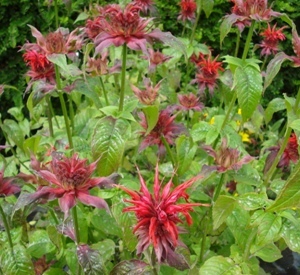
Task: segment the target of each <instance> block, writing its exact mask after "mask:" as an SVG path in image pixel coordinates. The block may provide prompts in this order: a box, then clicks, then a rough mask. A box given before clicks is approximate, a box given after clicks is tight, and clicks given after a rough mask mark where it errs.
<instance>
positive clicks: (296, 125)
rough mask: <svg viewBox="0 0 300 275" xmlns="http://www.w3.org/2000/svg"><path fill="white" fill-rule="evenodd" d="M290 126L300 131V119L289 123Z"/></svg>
mask: <svg viewBox="0 0 300 275" xmlns="http://www.w3.org/2000/svg"><path fill="white" fill-rule="evenodd" d="M289 127H291V128H292V129H293V130H297V131H300V119H295V120H294V121H292V122H291V123H290V124H289Z"/></svg>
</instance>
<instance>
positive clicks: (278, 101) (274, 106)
mask: <svg viewBox="0 0 300 275" xmlns="http://www.w3.org/2000/svg"><path fill="white" fill-rule="evenodd" d="M285 108H286V106H285V102H284V99H283V98H274V99H273V100H271V101H270V102H269V104H268V107H267V109H266V110H265V122H266V124H268V123H269V122H270V121H271V119H272V117H273V114H274V113H275V112H278V111H282V110H284V109H285Z"/></svg>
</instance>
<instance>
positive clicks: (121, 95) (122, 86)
mask: <svg viewBox="0 0 300 275" xmlns="http://www.w3.org/2000/svg"><path fill="white" fill-rule="evenodd" d="M126 59H127V46H126V44H124V45H123V50H122V72H121V90H120V102H119V111H120V112H122V111H123V106H124V96H125V78H126Z"/></svg>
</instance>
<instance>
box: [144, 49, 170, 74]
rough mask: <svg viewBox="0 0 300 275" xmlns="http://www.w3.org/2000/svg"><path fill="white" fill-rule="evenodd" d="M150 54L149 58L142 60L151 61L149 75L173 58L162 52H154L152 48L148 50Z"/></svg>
mask: <svg viewBox="0 0 300 275" xmlns="http://www.w3.org/2000/svg"><path fill="white" fill-rule="evenodd" d="M148 52H149V56H143V57H142V58H145V59H149V63H150V65H149V73H153V72H154V71H155V69H156V67H157V66H158V65H159V64H162V63H165V62H166V61H168V60H169V59H171V58H172V56H168V55H164V54H163V53H161V52H160V51H154V50H153V49H151V48H150V49H148Z"/></svg>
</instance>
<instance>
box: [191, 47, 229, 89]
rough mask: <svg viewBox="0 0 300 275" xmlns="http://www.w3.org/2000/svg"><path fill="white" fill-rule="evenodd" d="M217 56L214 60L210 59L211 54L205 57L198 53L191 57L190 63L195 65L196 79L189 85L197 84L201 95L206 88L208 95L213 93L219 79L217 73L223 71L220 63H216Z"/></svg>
mask: <svg viewBox="0 0 300 275" xmlns="http://www.w3.org/2000/svg"><path fill="white" fill-rule="evenodd" d="M217 59H218V56H217V57H215V59H213V58H212V56H211V53H209V54H208V55H207V56H206V55H204V54H202V53H199V55H198V56H197V55H195V54H194V55H192V57H191V61H192V62H193V63H195V64H196V68H197V73H196V78H195V79H194V80H193V81H192V82H191V83H197V84H198V87H199V92H200V93H203V92H204V91H205V89H206V88H208V90H209V92H210V94H212V93H213V91H214V89H215V87H216V85H217V83H216V82H217V79H218V78H219V72H220V71H224V69H223V68H222V62H218V61H217Z"/></svg>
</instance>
